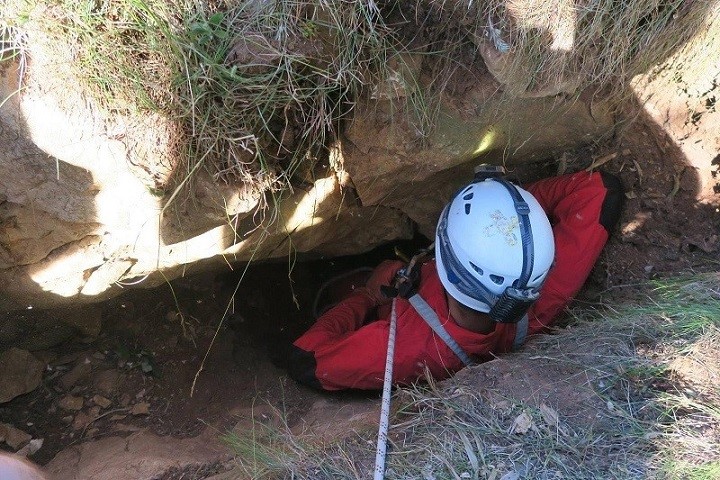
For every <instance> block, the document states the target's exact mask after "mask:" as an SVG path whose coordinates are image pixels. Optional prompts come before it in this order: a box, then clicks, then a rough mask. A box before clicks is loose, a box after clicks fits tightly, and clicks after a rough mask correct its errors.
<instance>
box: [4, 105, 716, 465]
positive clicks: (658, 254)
mask: <svg viewBox="0 0 720 480" xmlns="http://www.w3.org/2000/svg"><path fill="white" fill-rule="evenodd" d="M598 160H607V161H606V163H604V165H603V166H602V168H604V169H606V170H608V171H610V172H613V173H616V174H618V175H619V176H620V177H621V178H622V180H623V182H624V185H625V189H626V192H627V193H626V197H627V198H626V205H625V210H624V213H623V217H622V222H621V226H620V228H619V229H618V231H617V232H615V234H614V235H613V237H612V238H611V240H610V242H609V244H608V246H607V248H606V249H605V251H604V253H603V255H602V257H601V259H600V261H599V263H598V264H597V267H596V268H595V269H594V271H593V273H592V275H591V277H590V279H589V280H588V283H587V286H586V288H585V289H584V290H583V292H582V293H581V295H580V296H579V298H578V301H577V302H576V303H577V304H579V305H582V304H587V303H591V304H597V303H599V302H609V301H618V299H619V298H622V296H623V295H624V292H625V291H626V290H627V288H630V287H633V286H636V285H639V284H642V283H644V282H645V281H646V280H648V279H652V278H661V277H663V276H665V275H670V274H673V273H677V272H687V271H691V270H711V269H717V264H718V258H719V257H718V248H719V247H720V245H719V243H718V242H719V240H718V232H720V213H718V206H717V202H715V203H714V204H713V203H712V202H711V201H709V202H706V203H699V202H697V201H696V195H697V194H698V188H699V187H698V185H699V184H700V180H701V176H703V175H704V176H709V177H708V178H711V179H712V180H713V181H715V182H716V186H715V192H717V191H718V190H719V189H720V183H717V182H720V178H718V179H716V178H715V177H716V176H717V173H718V170H719V169H720V165H718V163H719V162H720V161H718V159H717V157H716V159H715V161H714V163H713V165H712V166H709V168H708V169H707V170H706V171H699V170H697V169H694V168H691V167H689V166H688V165H687V163H686V161H685V159H684V157H683V156H682V154H681V152H680V151H679V150H678V149H677V148H675V147H674V146H673V142H672V141H671V140H670V139H669V138H666V137H665V136H664V134H663V133H662V131H661V130H659V129H658V128H656V127H655V126H654V124H653V123H652V122H649V121H644V119H643V118H639V119H638V120H637V121H635V122H632V123H629V124H627V125H625V126H623V127H622V128H621V130H620V132H619V134H618V135H617V137H616V138H613V139H611V140H609V141H608V142H606V143H605V144H602V145H595V146H593V147H588V148H585V149H582V150H580V151H576V152H568V153H567V154H566V155H565V156H563V157H562V158H561V159H554V160H552V161H547V162H546V163H544V164H539V165H536V166H535V167H534V168H533V169H532V170H531V169H528V170H527V171H518V172H515V174H517V175H518V176H519V177H520V178H521V179H522V180H530V179H532V178H531V177H536V176H538V175H550V174H553V173H557V171H558V170H559V169H560V170H562V169H565V171H568V172H569V171H573V170H579V169H581V168H586V167H588V166H589V165H590V164H591V163H592V162H593V161H598ZM531 171H532V172H533V173H532V175H531V174H530V173H529V172H531ZM538 172H540V173H538ZM526 177H527V178H526ZM709 200H712V199H709ZM715 200H717V199H715ZM423 241H424V239H418V241H417V242H416V244H415V245H411V244H404V245H402V246H401V247H402V248H403V249H404V250H405V251H406V252H408V253H410V252H412V249H413V248H414V247H415V246H417V245H418V244H421V243H423ZM391 256H392V246H386V247H383V248H381V249H379V250H377V251H374V252H371V253H370V254H367V255H363V256H358V257H355V258H338V259H314V260H312V261H299V259H298V261H295V262H281V263H265V264H256V265H253V266H252V267H251V268H249V269H247V271H246V272H245V271H244V270H243V267H236V270H235V271H234V272H228V273H225V274H221V275H214V274H206V275H202V276H197V277H191V278H186V279H182V280H179V281H175V282H173V283H172V286H164V287H161V288H158V289H154V290H140V289H133V290H128V292H127V293H126V294H125V295H123V296H121V297H119V298H116V299H114V300H112V301H110V302H107V303H105V304H103V305H102V306H101V308H102V330H101V332H100V334H99V335H98V336H97V337H90V338H87V337H86V338H77V337H75V338H72V339H69V340H67V341H65V342H64V343H62V344H61V345H58V346H56V347H53V348H52V349H48V350H44V351H41V352H36V354H37V356H39V357H42V358H44V359H46V360H47V361H48V364H49V367H48V368H47V371H46V372H45V375H44V380H43V383H42V386H41V387H40V388H37V389H36V390H35V391H33V392H31V393H29V394H26V395H23V396H21V397H18V398H16V399H14V400H13V401H11V402H9V403H5V404H1V405H0V421H1V422H4V423H10V424H12V425H15V426H16V427H18V428H21V429H22V430H23V431H25V432H26V433H28V434H30V435H31V436H32V437H33V438H42V439H43V440H44V442H43V446H42V448H40V450H39V451H37V453H35V454H34V455H32V456H31V459H32V460H33V461H35V462H37V463H39V464H41V465H45V464H48V462H50V461H51V460H52V459H53V457H55V456H56V455H57V454H58V452H60V451H61V450H63V449H67V448H68V447H71V446H72V447H77V446H78V445H81V444H87V443H88V442H97V441H99V440H101V439H107V438H110V437H122V438H129V437H130V436H132V435H137V434H138V432H151V433H153V434H155V435H159V436H161V437H164V438H168V439H170V438H172V439H181V438H183V439H190V438H195V437H197V436H198V435H200V434H201V433H203V432H207V429H208V428H210V429H212V430H214V431H215V432H216V433H217V435H215V437H218V436H219V435H220V434H222V433H225V432H227V431H230V430H232V429H233V428H234V427H235V426H236V425H237V424H238V423H239V422H240V424H241V425H243V423H242V422H243V419H247V418H250V417H253V416H254V417H255V418H257V417H258V415H259V416H260V417H261V420H263V419H267V418H269V417H277V416H278V415H277V412H281V415H279V416H280V417H283V418H284V419H285V421H286V422H287V423H288V425H289V426H290V427H291V428H293V429H296V430H298V431H300V430H306V429H312V428H319V429H321V430H319V431H322V432H325V433H327V432H328V431H332V427H333V425H344V424H343V423H342V422H343V421H345V420H348V419H350V418H354V419H359V421H360V422H361V423H362V422H365V424H367V425H369V426H371V428H375V427H374V425H373V422H376V420H375V417H376V415H377V412H378V411H379V409H378V395H377V394H374V393H373V394H363V395H357V394H345V395H324V394H319V393H317V392H313V391H311V390H309V389H306V388H304V387H300V386H298V385H297V384H295V383H294V382H293V381H292V380H290V379H288V378H287V376H286V375H285V374H284V372H283V371H282V370H280V369H278V368H276V367H275V366H273V364H272V362H271V357H272V352H273V346H274V345H276V344H277V342H278V341H279V339H281V338H290V337H294V336H296V335H298V334H299V333H301V332H302V331H303V330H304V329H306V328H307V327H308V326H309V325H310V324H311V322H312V314H311V308H312V302H313V299H314V292H316V291H317V289H318V287H319V286H320V285H321V284H322V283H323V282H324V281H325V280H326V279H328V278H330V277H331V276H333V275H334V274H336V273H339V272H342V271H346V270H348V269H351V268H354V267H356V266H359V265H373V264H376V263H378V262H379V261H380V260H382V259H383V258H389V257H391ZM241 279H242V281H240V280H241ZM238 282H240V283H239V286H238V289H237V292H236V293H235V295H234V302H231V303H232V305H231V308H230V312H229V314H228V315H227V316H226V320H225V321H224V322H223V323H222V324H220V322H221V319H222V318H223V313H224V311H225V309H226V307H227V305H228V302H230V301H231V300H230V299H231V297H232V292H233V290H234V289H235V287H236V285H238ZM525 368H526V369H527V368H532V366H526V367H525ZM531 373H532V372H530V373H529V374H528V375H529V376H531V377H532V375H531ZM539 374H540V375H542V373H541V372H539ZM508 388H511V386H508ZM559 401H562V399H559ZM558 408H559V409H562V405H559V407H558ZM323 429H324V430H323ZM341 433H342V432H338V431H334V432H332V434H337V435H340V434H341ZM221 445H222V444H221ZM226 460H227V458H225V459H224V460H223V459H221V457H217V458H215V459H212V460H208V461H207V462H206V463H205V464H203V463H202V462H200V463H199V464H198V463H196V464H194V465H193V466H186V467H181V468H180V467H178V468H175V469H174V470H173V469H169V470H166V471H165V472H164V473H163V475H162V476H159V477H153V478H197V479H201V478H207V477H209V476H211V475H214V474H217V473H218V472H221V471H223V470H224V469H225V468H226V464H225V463H223V462H225V461H226Z"/></svg>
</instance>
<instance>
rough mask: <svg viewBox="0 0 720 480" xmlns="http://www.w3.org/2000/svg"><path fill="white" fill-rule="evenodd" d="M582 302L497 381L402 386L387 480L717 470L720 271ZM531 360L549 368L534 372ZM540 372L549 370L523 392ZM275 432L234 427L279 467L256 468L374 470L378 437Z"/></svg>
mask: <svg viewBox="0 0 720 480" xmlns="http://www.w3.org/2000/svg"><path fill="white" fill-rule="evenodd" d="M574 313H575V316H576V321H575V322H574V323H573V324H572V325H571V326H570V327H568V328H567V329H565V330H562V331H561V332H559V333H558V334H557V335H552V336H544V337H540V338H538V339H536V341H535V342H532V343H531V344H529V345H528V346H527V347H526V348H525V349H523V350H522V351H521V352H518V353H517V354H513V355H512V356H509V357H506V360H507V361H506V362H505V363H504V365H510V366H511V367H512V366H515V367H514V369H511V370H509V373H505V374H504V375H503V374H502V372H503V370H500V373H499V374H497V375H499V376H500V377H501V378H500V380H498V381H495V382H493V381H492V380H488V379H492V378H493V376H492V372H496V370H493V369H490V370H488V369H487V367H488V366H489V365H492V364H485V365H484V366H479V367H472V368H469V369H465V370H464V371H463V372H461V373H460V374H458V375H457V376H456V377H454V378H453V379H450V380H448V381H445V382H442V383H438V384H435V383H433V382H430V383H429V384H428V385H425V386H417V387H415V388H410V389H404V390H401V391H398V392H397V393H396V395H395V398H394V400H393V402H394V405H395V406H396V412H395V415H394V418H393V421H392V427H391V430H390V438H391V448H390V449H389V451H390V453H389V457H388V461H387V465H388V466H387V478H389V479H418V478H427V479H465V478H483V479H486V478H493V479H500V478H505V479H509V478H544V479H551V478H563V479H597V478H613V479H638V478H657V479H708V480H709V479H712V478H718V472H720V441H719V440H720V389H719V388H718V386H719V383H720V367H718V365H719V364H720V362H718V358H720V349H719V348H718V345H720V342H718V340H720V276H718V274H703V275H701V274H696V275H692V276H687V277H684V278H680V279H672V280H664V281H660V282H657V283H655V284H654V285H652V290H651V292H650V294H649V295H648V296H647V297H646V298H645V299H644V300H642V301H639V300H638V301H636V302H634V304H625V305H624V306H623V305H620V306H615V307H614V308H613V309H609V308H606V309H603V310H597V311H593V310H582V311H580V310H575V312H574ZM528 365H532V367H531V368H530V367H527V366H528ZM528 368H530V370H532V371H533V372H536V374H537V375H538V376H537V377H533V376H530V377H522V375H523V374H525V373H527V369H528ZM483 372H490V374H488V375H484V374H483ZM516 377H522V378H516ZM527 378H530V379H532V378H536V379H540V381H539V383H538V384H537V385H530V387H529V388H530V391H532V392H534V393H532V394H530V397H528V396H527V394H526V395H525V397H523V393H522V392H523V389H522V388H521V387H522V385H523V382H525V381H527ZM545 381H547V382H549V384H550V387H549V389H546V390H543V385H542V384H543V383H544V382H545ZM547 392H550V393H549V394H548V395H545V394H546V393H547ZM552 392H556V393H554V394H553V393H552ZM575 392H579V393H583V392H584V393H583V394H582V395H579V396H578V397H577V398H576V399H575V400H573V401H572V402H570V403H567V402H569V399H568V398H564V397H573V395H574V393H575ZM535 395H537V398H541V399H542V401H531V400H529V398H536V397H535ZM561 397H563V398H561ZM578 399H579V400H578ZM263 428H267V427H263ZM270 431H271V432H272V433H270ZM265 435H266V436H265V438H261V437H260V436H257V435H255V436H254V437H252V438H247V437H246V438H245V439H241V438H239V437H237V436H235V437H232V438H230V437H229V438H227V439H226V440H227V441H228V443H229V445H230V446H231V447H233V448H234V449H235V452H236V453H237V455H238V457H237V461H238V463H239V464H240V465H244V466H247V465H271V466H275V467H277V468H273V469H272V472H270V471H264V472H260V471H256V472H255V473H256V474H257V475H256V474H255V473H252V472H250V470H246V472H250V473H248V475H249V476H250V477H251V478H308V479H310V478H312V479H324V478H327V479H330V478H348V479H351V478H369V472H370V471H371V470H372V466H373V465H372V462H373V458H374V451H373V450H372V448H373V447H374V439H373V438H359V436H358V435H353V434H349V436H348V437H347V438H346V439H341V440H340V441H337V440H336V441H334V442H332V441H328V442H329V443H328V444H326V445H320V446H318V440H317V439H315V443H310V442H308V441H307V439H304V438H303V437H302V435H297V434H295V435H293V434H291V433H290V431H289V428H287V426H281V427H276V428H271V429H269V430H268V431H266V434H265ZM268 438H270V439H271V441H270V442H267V439H268ZM320 441H322V440H320ZM288 449H291V453H290V454H288Z"/></svg>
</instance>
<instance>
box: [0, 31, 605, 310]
mask: <svg viewBox="0 0 720 480" xmlns="http://www.w3.org/2000/svg"><path fill="white" fill-rule="evenodd" d="M29 48H30V52H31V55H30V57H29V58H31V59H32V61H31V63H30V64H29V65H28V68H27V69H26V70H25V72H24V73H25V74H24V75H23V76H22V78H21V75H20V70H19V68H18V65H17V64H11V63H9V62H6V63H5V65H4V68H3V70H2V91H0V97H1V98H3V99H7V100H6V101H5V102H4V103H3V104H2V107H0V125H1V127H2V128H0V141H1V142H2V143H1V145H2V147H0V308H2V309H17V308H28V307H34V308H41V307H51V306H58V305H62V304H74V303H83V302H94V301H99V300H102V299H106V298H109V297H112V296H114V295H117V294H119V293H120V292H121V291H122V290H123V288H127V287H129V286H135V287H152V286H156V285H159V284H161V283H163V282H165V281H167V280H170V279H172V278H176V277H177V276H179V275H187V274H190V273H192V272H196V271H200V270H207V269H227V268H228V265H229V264H232V263H234V262H243V261H257V260H262V259H268V258H281V257H285V256H287V255H289V254H294V253H296V252H300V253H308V254H309V255H325V256H337V255H345V254H353V253H360V252H363V251H367V250H369V249H371V248H373V247H375V246H377V245H379V244H381V243H384V242H387V241H390V240H393V239H401V238H409V237H410V236H412V235H413V233H414V232H415V231H416V230H418V229H419V231H420V232H421V233H424V234H426V235H428V236H431V235H432V231H433V229H434V225H435V221H436V218H437V215H438V213H439V210H440V208H441V207H442V205H443V204H444V202H445V201H446V200H447V198H449V196H450V194H451V192H452V191H453V190H454V189H455V188H456V187H457V186H458V185H459V184H460V183H462V182H464V181H466V180H467V179H468V178H470V176H471V175H472V167H473V166H474V164H475V163H477V162H491V163H505V164H506V165H510V166H512V165H514V164H519V163H522V162H525V161H529V160H533V159H539V158H547V157H549V156H551V155H552V154H553V153H554V152H557V151H560V150H563V149H566V148H568V147H572V146H576V145H578V144H582V143H584V142H588V141H592V140H594V139H597V138H599V137H600V136H602V135H605V134H607V133H608V132H610V131H611V130H612V116H611V114H610V111H609V109H608V108H607V106H605V105H604V104H602V103H601V102H597V101H594V102H591V101H590V100H589V99H588V100H583V98H582V97H581V99H580V100H573V101H564V100H562V99H560V98H556V97H552V98H531V99H520V100H514V101H508V99H507V98H502V99H501V98H500V97H499V96H497V91H498V87H497V82H496V80H495V79H494V78H493V77H492V76H491V75H490V74H489V73H487V72H486V76H485V77H482V79H481V80H482V81H479V82H477V83H473V84H471V85H469V86H468V87H467V88H466V89H465V90H464V91H463V93H462V95H445V96H443V97H441V101H440V110H439V114H438V115H437V116H436V117H435V119H434V121H433V126H432V128H431V129H430V130H429V132H430V133H429V135H426V136H424V137H423V138H420V137H419V136H418V132H417V130H416V129H415V127H414V126H413V124H412V122H408V121H407V116H405V115H404V113H405V112H403V111H399V110H396V109H394V107H393V106H392V105H396V104H397V102H396V101H395V100H397V98H392V97H393V96H395V97H397V96H401V95H403V93H402V92H403V89H402V88H399V87H398V86H400V87H402V82H403V81H404V79H403V75H412V68H415V67H416V66H415V67H413V65H414V64H413V63H412V62H411V61H410V62H408V65H409V67H408V68H406V69H405V70H403V71H398V72H397V74H396V75H394V76H392V77H391V79H390V81H394V82H396V83H397V85H394V86H392V87H393V88H389V87H388V86H387V85H379V86H377V88H375V89H374V94H372V95H370V96H369V98H367V99H365V100H363V101H362V102H361V104H359V105H358V106H357V108H356V109H355V116H354V121H353V122H352V123H351V125H350V126H349V128H348V130H347V132H346V135H345V136H344V137H343V138H342V139H341V141H339V142H338V143H337V144H336V145H335V146H334V148H333V149H332V151H331V154H330V158H329V159H328V161H327V162H326V163H327V164H326V165H320V167H319V168H316V171H315V172H314V173H315V175H314V177H313V179H312V180H311V181H308V182H306V183H305V184H304V185H302V186H298V187H296V188H293V189H292V190H290V189H288V190H286V191H282V192H273V193H272V194H271V193H270V192H268V191H267V190H265V189H264V188H263V186H262V185H256V184H251V183H243V182H240V181H236V182H234V183H233V182H231V183H226V182H218V181H216V180H215V179H213V178H212V177H211V176H210V175H209V174H207V173H205V172H204V171H203V170H202V169H200V170H198V172H197V173H196V175H195V176H194V177H193V180H192V182H188V183H187V185H186V187H185V190H183V191H182V192H181V194H180V195H177V196H173V195H172V193H173V187H172V186H173V185H176V184H177V177H178V175H180V176H181V175H182V173H181V172H178V171H176V170H177V169H179V168H180V167H179V161H178V159H177V158H176V157H177V156H176V155H175V154H174V150H173V146H174V145H175V143H174V142H175V141H176V139H177V137H176V135H177V132H176V127H175V126H174V125H172V123H170V122H168V121H167V120H165V119H163V118H162V117H160V116H152V115H149V116H148V115H137V116H136V117H133V116H131V115H130V114H124V115H116V116H111V117H108V116H107V115H100V114H99V113H98V109H97V108H95V107H94V106H93V103H92V101H91V100H89V98H88V95H86V93H84V92H82V91H77V89H76V85H68V84H67V82H65V83H63V81H62V78H63V76H62V72H58V65H62V62H58V61H57V59H55V58H47V56H44V54H43V51H42V49H41V48H37V49H35V50H33V46H32V43H30V46H29ZM173 181H175V183H173ZM171 199H172V202H170V200H171Z"/></svg>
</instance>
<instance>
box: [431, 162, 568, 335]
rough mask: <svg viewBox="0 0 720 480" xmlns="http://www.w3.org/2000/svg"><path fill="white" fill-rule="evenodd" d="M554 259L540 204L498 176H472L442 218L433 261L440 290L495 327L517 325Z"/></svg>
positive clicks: (551, 239)
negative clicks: (487, 315)
mask: <svg viewBox="0 0 720 480" xmlns="http://www.w3.org/2000/svg"><path fill="white" fill-rule="evenodd" d="M554 256H555V243H554V239H553V232H552V228H551V226H550V222H549V221H548V218H547V216H546V215H545V212H544V211H543V209H542V207H541V206H540V204H539V203H538V202H537V200H535V197H533V196H532V194H530V192H528V191H526V190H524V189H522V188H520V187H518V186H517V185H514V184H512V183H510V182H508V181H507V180H504V179H503V178H500V177H499V176H494V177H491V178H487V177H483V176H480V177H479V178H478V176H476V179H475V180H474V181H473V182H472V183H470V184H469V185H468V186H466V187H465V188H462V189H461V190H460V191H458V193H457V194H456V195H455V197H454V198H453V199H452V201H451V202H450V203H449V204H448V205H447V206H446V207H445V209H444V210H443V212H442V214H441V215H440V220H439V222H438V226H437V231H436V236H435V258H436V262H437V270H438V274H439V276H440V281H441V282H442V285H443V287H445V290H446V291H447V293H448V294H449V295H451V296H452V297H453V298H454V299H456V300H457V301H458V302H460V303H462V304H463V305H465V306H467V307H469V308H471V309H473V310H477V311H480V312H484V313H488V314H489V315H490V317H491V318H493V320H495V321H497V322H501V323H514V322H517V321H519V320H520V318H521V317H522V316H523V315H524V314H525V312H526V311H527V309H528V308H529V307H530V305H532V303H533V302H534V301H535V300H537V298H538V296H539V290H540V287H541V286H542V284H543V282H544V281H545V278H546V277H547V274H548V271H549V270H550V267H551V266H552V263H553V259H554Z"/></svg>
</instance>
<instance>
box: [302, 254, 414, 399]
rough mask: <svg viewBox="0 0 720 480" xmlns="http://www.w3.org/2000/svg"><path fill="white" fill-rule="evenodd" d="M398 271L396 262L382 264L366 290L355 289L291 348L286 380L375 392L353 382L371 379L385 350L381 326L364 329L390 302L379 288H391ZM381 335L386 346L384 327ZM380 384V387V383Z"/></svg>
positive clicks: (400, 264) (320, 386)
mask: <svg viewBox="0 0 720 480" xmlns="http://www.w3.org/2000/svg"><path fill="white" fill-rule="evenodd" d="M402 266H403V264H402V262H399V261H395V262H391V261H386V262H383V263H381V264H380V265H379V266H378V267H377V268H376V269H375V270H374V271H373V274H372V276H371V277H370V279H369V280H368V282H367V285H366V286H365V287H361V288H358V289H355V291H354V292H353V293H352V294H351V295H350V296H349V297H348V298H346V299H344V300H342V301H340V302H339V303H338V304H337V305H335V306H334V307H333V308H331V309H330V310H328V311H327V312H326V313H325V314H323V315H322V316H321V317H320V318H319V319H318V320H317V322H315V324H314V325H313V326H312V327H310V329H309V330H308V331H307V332H305V333H304V334H303V335H302V336H301V337H300V338H298V339H297V340H296V341H295V342H294V343H293V347H292V352H291V353H290V355H291V357H292V358H290V359H289V362H288V365H289V367H288V373H289V374H290V376H291V377H292V378H294V379H295V380H297V381H299V382H301V383H304V384H306V385H309V386H311V387H314V388H320V389H325V390H337V389H340V388H375V387H371V386H367V385H368V384H367V382H365V383H364V382H363V381H359V382H356V381H355V378H356V377H362V376H369V377H370V378H373V375H374V374H373V373H372V372H374V365H375V364H374V360H373V359H374V355H377V354H382V352H380V350H378V349H379V348H386V346H385V347H382V345H381V344H382V341H381V340H379V337H377V336H378V335H379V336H382V334H383V333H382V325H381V324H382V323H383V322H375V323H377V324H378V325H375V324H374V323H373V324H372V328H368V327H370V326H371V325H367V326H365V327H363V325H364V324H365V323H367V322H368V321H369V320H371V319H372V318H371V317H372V316H373V315H376V309H377V307H378V306H380V305H382V304H385V303H387V302H389V301H390V299H388V298H385V297H384V296H383V295H382V294H381V292H380V286H381V285H389V284H390V283H391V282H392V279H393V278H394V276H395V273H396V272H397V270H398V269H399V268H401V267H402ZM361 327H363V328H361ZM384 335H385V342H387V327H385V333H384ZM376 337H377V338H376ZM383 358H384V357H383ZM383 362H384V360H383ZM381 368H384V364H383V367H381ZM321 369H322V371H321ZM353 369H354V371H355V372H354V373H353V372H352V370H353ZM380 382H381V385H382V378H381V379H380ZM356 383H357V385H356Z"/></svg>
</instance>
